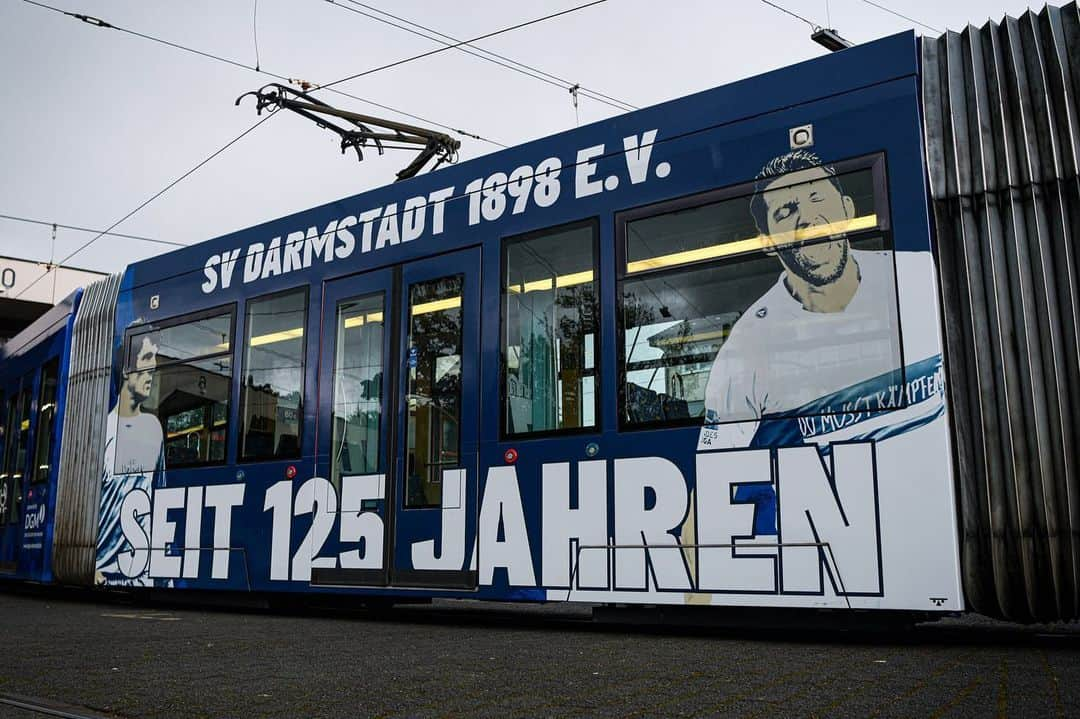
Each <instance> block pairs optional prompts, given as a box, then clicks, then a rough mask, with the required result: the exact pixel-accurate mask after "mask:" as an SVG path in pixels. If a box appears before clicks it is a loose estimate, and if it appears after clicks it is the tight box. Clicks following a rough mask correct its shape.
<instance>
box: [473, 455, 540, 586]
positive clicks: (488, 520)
mask: <svg viewBox="0 0 1080 719" xmlns="http://www.w3.org/2000/svg"><path fill="white" fill-rule="evenodd" d="M500 528H501V529H502V532H501V535H502V539H500V538H499V535H500V532H499V529H500ZM479 534H480V537H479V541H480V583H481V584H491V583H492V578H493V577H494V575H495V567H506V575H507V579H508V581H509V583H510V584H511V585H512V586H515V587H534V586H536V572H535V571H534V570H533V564H532V550H531V549H530V548H529V533H528V531H526V529H525V512H524V510H522V508H521V491H520V490H519V489H518V478H517V471H516V470H515V469H514V468H513V467H492V468H491V469H489V470H488V475H487V485H486V487H485V488H484V501H483V504H482V505H481V506H480V528H479Z"/></svg>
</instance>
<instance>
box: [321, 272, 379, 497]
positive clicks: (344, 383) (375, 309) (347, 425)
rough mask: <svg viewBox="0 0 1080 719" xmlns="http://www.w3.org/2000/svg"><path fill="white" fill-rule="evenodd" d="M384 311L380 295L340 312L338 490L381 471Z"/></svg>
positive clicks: (334, 465)
mask: <svg viewBox="0 0 1080 719" xmlns="http://www.w3.org/2000/svg"><path fill="white" fill-rule="evenodd" d="M384 311H385V307H384V305H383V295H382V293H379V294H373V295H368V296H366V297H360V298H356V299H351V300H348V301H345V302H342V303H340V304H339V305H338V307H337V334H336V342H335V344H334V404H333V415H332V417H333V418H332V420H331V421H332V423H333V441H334V444H333V450H332V459H331V465H330V471H331V479H330V481H331V482H333V484H334V486H335V487H337V488H339V489H340V488H341V477H342V476H343V475H354V474H374V473H376V472H378V471H379V449H380V437H381V434H380V430H381V427H382V412H383V406H382V396H383V392H382V390H383V332H384V320H383V317H384V314H383V313H384Z"/></svg>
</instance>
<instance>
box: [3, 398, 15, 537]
mask: <svg viewBox="0 0 1080 719" xmlns="http://www.w3.org/2000/svg"><path fill="white" fill-rule="evenodd" d="M16 402H17V401H16V398H15V397H11V398H9V399H8V400H7V403H6V404H5V405H3V409H4V415H3V418H2V419H3V424H2V425H0V432H2V433H3V442H2V444H0V453H2V454H3V462H2V463H0V526H2V525H4V524H7V522H8V517H9V516H10V515H11V507H12V505H13V504H14V503H15V483H14V481H12V478H11V473H12V468H11V462H12V459H11V456H12V453H13V452H14V446H13V445H14V441H15V432H16V430H15V429H14V427H15V421H16V419H15V417H16V407H17V406H18V405H17V403H16Z"/></svg>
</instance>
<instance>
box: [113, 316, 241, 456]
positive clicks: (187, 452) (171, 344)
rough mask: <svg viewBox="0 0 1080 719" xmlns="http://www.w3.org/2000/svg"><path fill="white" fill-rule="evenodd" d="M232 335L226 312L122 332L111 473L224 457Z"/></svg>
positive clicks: (230, 392)
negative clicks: (123, 343) (124, 346)
mask: <svg viewBox="0 0 1080 719" xmlns="http://www.w3.org/2000/svg"><path fill="white" fill-rule="evenodd" d="M174 322H175V320H174ZM231 337H232V314H231V313H221V314H217V315H213V316H209V317H202V318H199V319H195V320H191V321H188V322H183V321H181V322H179V323H177V324H170V325H168V326H166V327H164V328H157V327H140V328H139V329H137V330H136V331H134V332H133V333H132V334H131V335H130V336H129V337H128V345H127V353H126V357H127V360H126V366H125V372H124V376H123V379H122V382H121V386H120V396H119V399H118V402H117V410H116V412H117V430H116V443H115V446H114V448H113V453H114V458H113V471H114V472H115V473H116V474H149V473H158V472H160V471H162V470H164V469H165V468H166V467H191V466H198V465H203V464H213V463H220V462H224V461H225V448H226V442H227V438H228V417H229V401H230V397H231V396H232V351H231Z"/></svg>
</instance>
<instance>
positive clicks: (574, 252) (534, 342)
mask: <svg viewBox="0 0 1080 719" xmlns="http://www.w3.org/2000/svg"><path fill="white" fill-rule="evenodd" d="M596 231H597V230H596V225H595V223H589V224H588V225H587V226H578V227H574V228H565V229H560V230H555V231H552V232H550V233H548V234H544V235H539V236H532V237H528V238H523V239H518V240H511V241H509V242H507V243H506V245H505V247H504V257H505V261H504V267H505V273H506V274H505V277H504V282H503V287H504V288H505V289H504V291H503V318H502V319H503V362H504V368H505V378H506V387H505V389H504V391H505V397H506V406H505V415H504V419H505V424H504V428H505V431H506V433H507V434H523V433H529V432H548V431H553V430H560V429H573V428H578V427H592V426H594V425H595V424H596V391H595V378H596V368H595V365H594V364H593V362H594V358H595V353H596V326H595V322H596V314H597V309H596V282H595V271H596V259H595V256H594V251H595V246H596Z"/></svg>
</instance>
